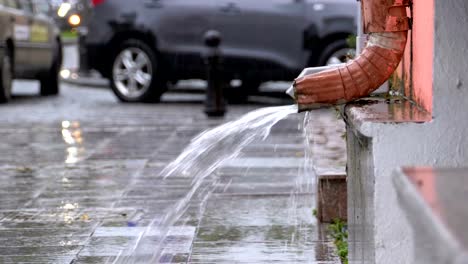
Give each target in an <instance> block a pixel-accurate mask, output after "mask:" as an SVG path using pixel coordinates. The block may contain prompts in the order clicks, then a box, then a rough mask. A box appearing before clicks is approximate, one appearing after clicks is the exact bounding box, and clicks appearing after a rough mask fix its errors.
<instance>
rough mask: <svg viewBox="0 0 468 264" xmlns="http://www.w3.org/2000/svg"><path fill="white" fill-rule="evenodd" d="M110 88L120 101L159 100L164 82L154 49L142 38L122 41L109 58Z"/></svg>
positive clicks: (164, 88)
mask: <svg viewBox="0 0 468 264" xmlns="http://www.w3.org/2000/svg"><path fill="white" fill-rule="evenodd" d="M111 67H112V68H111V74H110V79H111V80H110V82H111V88H112V91H113V92H114V94H115V95H116V96H117V98H119V100H120V101H122V102H128V103H133V102H159V100H160V98H161V95H162V94H163V93H164V92H165V91H166V89H167V82H166V80H165V79H164V77H163V75H162V74H161V71H160V70H159V68H158V67H159V65H158V60H157V56H156V52H155V51H154V50H153V49H151V48H150V47H149V46H148V45H147V44H146V43H144V42H143V41H140V40H137V39H132V40H128V41H126V42H124V43H123V44H122V45H121V46H120V48H119V49H118V51H117V52H116V53H115V55H114V56H113V59H112V66H111Z"/></svg>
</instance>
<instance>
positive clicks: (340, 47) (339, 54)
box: [319, 39, 352, 66]
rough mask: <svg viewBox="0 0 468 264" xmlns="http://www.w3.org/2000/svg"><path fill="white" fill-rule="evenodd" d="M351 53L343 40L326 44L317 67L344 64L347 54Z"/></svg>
mask: <svg viewBox="0 0 468 264" xmlns="http://www.w3.org/2000/svg"><path fill="white" fill-rule="evenodd" d="M350 51H352V49H351V48H349V46H348V43H347V42H346V40H344V39H340V40H336V41H334V42H331V43H330V44H328V45H327V46H326V47H325V49H324V50H323V52H322V55H321V56H320V59H319V66H328V65H333V64H338V63H344V62H346V61H347V60H348V59H349V58H348V57H347V54H348V53H349V52H350Z"/></svg>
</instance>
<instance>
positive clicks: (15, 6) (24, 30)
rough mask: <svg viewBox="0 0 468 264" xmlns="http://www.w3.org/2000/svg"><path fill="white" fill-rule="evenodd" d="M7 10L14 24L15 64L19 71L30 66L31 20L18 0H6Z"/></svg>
mask: <svg viewBox="0 0 468 264" xmlns="http://www.w3.org/2000/svg"><path fill="white" fill-rule="evenodd" d="M4 7H5V11H6V12H7V13H8V14H9V16H10V21H11V24H12V26H13V29H12V32H13V34H12V36H13V43H14V44H13V45H14V46H15V56H14V65H15V70H16V71H17V72H21V71H23V70H24V69H26V68H28V61H29V57H30V53H29V36H30V30H29V20H28V17H27V16H26V15H25V14H24V12H23V11H22V10H21V7H20V5H19V3H18V1H17V0H4Z"/></svg>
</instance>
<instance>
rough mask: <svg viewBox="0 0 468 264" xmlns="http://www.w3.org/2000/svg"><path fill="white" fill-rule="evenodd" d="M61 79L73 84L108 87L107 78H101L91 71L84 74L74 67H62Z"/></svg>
mask: <svg viewBox="0 0 468 264" xmlns="http://www.w3.org/2000/svg"><path fill="white" fill-rule="evenodd" d="M60 75H61V78H60V79H61V80H62V82H64V83H68V84H73V85H77V86H83V87H99V88H109V87H110V85H109V80H107V79H105V78H102V77H101V76H100V75H99V74H98V73H95V72H91V73H89V74H86V75H84V74H83V73H80V72H79V71H78V70H74V69H63V70H62V71H61V74H60Z"/></svg>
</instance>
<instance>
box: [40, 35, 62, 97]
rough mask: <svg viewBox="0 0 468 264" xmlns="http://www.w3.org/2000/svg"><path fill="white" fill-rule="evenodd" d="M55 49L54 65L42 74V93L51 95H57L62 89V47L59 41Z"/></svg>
mask: <svg viewBox="0 0 468 264" xmlns="http://www.w3.org/2000/svg"><path fill="white" fill-rule="evenodd" d="M56 47H57V48H55V49H54V51H55V54H54V58H53V61H52V66H50V69H49V70H48V71H47V72H45V73H44V74H42V75H41V76H40V79H39V81H40V83H41V95H42V96H50V95H57V94H58V93H59V90H60V81H59V74H60V67H61V66H62V48H61V45H60V44H59V43H58V42H57V43H56Z"/></svg>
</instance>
